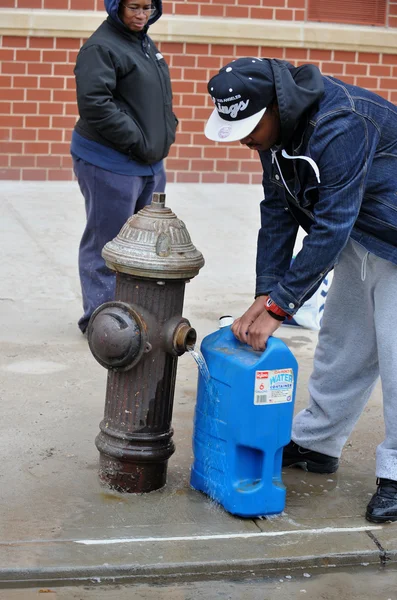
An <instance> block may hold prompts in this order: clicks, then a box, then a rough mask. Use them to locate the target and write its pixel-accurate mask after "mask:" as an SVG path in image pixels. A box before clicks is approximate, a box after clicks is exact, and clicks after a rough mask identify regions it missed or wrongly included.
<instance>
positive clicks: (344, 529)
mask: <svg viewBox="0 0 397 600" xmlns="http://www.w3.org/2000/svg"><path fill="white" fill-rule="evenodd" d="M379 529H383V527H382V526H376V527H371V526H370V527H324V528H323V529H294V530H289V531H261V532H260V533H218V534H214V535H183V536H175V537H142V538H111V539H107V540H75V543H76V544H84V545H85V546H95V545H98V546H101V545H107V544H143V543H145V542H192V541H195V542H196V541H197V542H201V541H210V540H234V539H238V538H242V539H248V538H260V537H278V536H282V535H296V534H299V535H301V534H304V533H306V534H311V535H317V534H321V533H356V532H359V531H376V530H379Z"/></svg>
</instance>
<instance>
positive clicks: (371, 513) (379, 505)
mask: <svg viewBox="0 0 397 600" xmlns="http://www.w3.org/2000/svg"><path fill="white" fill-rule="evenodd" d="M376 484H377V486H378V489H377V490H376V493H375V494H374V495H373V496H372V498H371V500H370V502H369V504H368V506H367V512H366V515H365V518H366V519H367V521H371V523H386V522H387V521H397V481H394V480H393V479H377V480H376Z"/></svg>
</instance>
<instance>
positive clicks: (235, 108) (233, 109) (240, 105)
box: [216, 99, 249, 119]
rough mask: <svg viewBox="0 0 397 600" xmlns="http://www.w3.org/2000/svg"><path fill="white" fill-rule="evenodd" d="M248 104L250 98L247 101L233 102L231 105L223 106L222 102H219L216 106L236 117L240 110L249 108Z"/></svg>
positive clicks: (225, 113)
mask: <svg viewBox="0 0 397 600" xmlns="http://www.w3.org/2000/svg"><path fill="white" fill-rule="evenodd" d="M248 104H249V99H248V100H247V101H246V102H244V100H241V102H236V104H231V105H230V106H221V104H219V102H218V103H217V105H216V108H217V110H218V112H219V113H223V114H224V115H230V116H231V117H232V119H235V118H236V117H237V115H238V113H239V112H240V111H243V110H245V109H246V108H247V106H248Z"/></svg>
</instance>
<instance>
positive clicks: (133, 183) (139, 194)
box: [73, 159, 166, 333]
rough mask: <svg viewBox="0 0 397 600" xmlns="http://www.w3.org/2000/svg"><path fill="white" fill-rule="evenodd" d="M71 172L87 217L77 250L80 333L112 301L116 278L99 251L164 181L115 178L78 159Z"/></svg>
mask: <svg viewBox="0 0 397 600" xmlns="http://www.w3.org/2000/svg"><path fill="white" fill-rule="evenodd" d="M73 168H74V173H75V175H76V177H77V180H78V183H79V186H80V190H81V193H82V194H83V196H84V199H85V210H86V215H87V224H86V227H85V230H84V233H83V237H82V238H81V242H80V248H79V273H80V283H81V291H82V297H83V311H84V314H83V316H82V317H81V318H80V320H79V322H78V326H79V328H80V330H81V331H82V332H83V333H84V331H85V330H86V328H87V325H88V321H89V320H90V317H91V315H92V313H93V312H94V310H95V309H96V308H97V307H98V306H100V305H101V304H103V303H104V302H108V301H110V300H113V298H114V292H115V282H116V275H115V273H114V272H113V271H111V270H110V269H108V267H107V266H106V264H105V261H104V260H103V258H102V256H101V252H102V248H103V247H104V245H105V244H107V242H109V241H110V240H112V239H113V238H115V237H116V236H117V234H118V233H119V232H120V229H121V228H122V227H123V225H124V223H125V222H126V221H127V220H128V219H129V217H130V216H131V215H133V214H135V213H137V212H138V211H139V210H141V209H142V208H143V207H144V206H146V205H147V204H150V202H151V199H152V194H153V192H163V191H164V189H165V182H166V178H165V172H164V171H161V172H160V173H158V174H157V175H153V176H152V175H151V176H130V175H118V174H117V173H112V172H110V171H105V170H104V169H101V168H100V167H96V166H94V165H92V164H90V163H87V162H85V161H84V160H81V159H74V160H73Z"/></svg>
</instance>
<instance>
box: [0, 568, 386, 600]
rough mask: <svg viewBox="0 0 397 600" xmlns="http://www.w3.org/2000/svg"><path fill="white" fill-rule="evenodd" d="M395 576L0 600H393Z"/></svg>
mask: <svg viewBox="0 0 397 600" xmlns="http://www.w3.org/2000/svg"><path fill="white" fill-rule="evenodd" d="M396 581H397V571H396V570H394V569H389V570H385V569H382V568H378V569H368V568H367V567H361V568H356V569H352V570H350V571H349V572H348V573H347V572H335V571H332V572H328V573H324V572H322V573H319V574H318V573H313V572H312V573H307V572H304V573H300V574H299V575H290V574H288V573H287V574H285V573H284V574H282V575H280V576H279V577H273V578H270V577H268V578H264V579H252V578H251V579H245V580H244V581H222V580H221V581H210V582H208V581H204V582H201V581H200V582H193V583H183V584H174V585H167V586H163V585H147V584H143V585H139V584H138V585H134V586H124V585H116V586H113V585H108V586H101V587H100V586H95V585H94V584H92V585H91V586H90V587H89V586H83V587H67V588H62V589H59V588H35V589H30V590H28V589H23V590H21V589H20V590H7V591H1V590H0V600H34V599H40V598H41V600H43V599H44V598H46V599H47V600H52V599H53V600H103V599H105V598H106V600H130V599H131V598H134V600H198V599H200V600H241V599H242V598H244V600H284V599H285V598H294V599H297V598H301V599H302V600H363V599H364V600H367V599H368V600H369V599H370V598H376V600H396V598H397V591H396Z"/></svg>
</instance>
